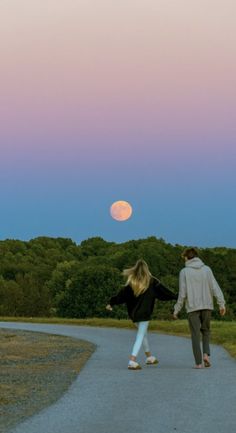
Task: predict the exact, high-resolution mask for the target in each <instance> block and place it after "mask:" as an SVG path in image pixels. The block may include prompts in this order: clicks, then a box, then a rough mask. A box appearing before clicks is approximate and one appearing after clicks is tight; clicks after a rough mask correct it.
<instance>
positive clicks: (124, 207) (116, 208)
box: [110, 200, 132, 221]
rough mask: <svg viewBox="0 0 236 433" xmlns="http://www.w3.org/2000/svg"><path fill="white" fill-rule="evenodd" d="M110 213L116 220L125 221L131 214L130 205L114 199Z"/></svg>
mask: <svg viewBox="0 0 236 433" xmlns="http://www.w3.org/2000/svg"><path fill="white" fill-rule="evenodd" d="M110 214H111V216H112V218H114V220H116V221H126V220H128V219H129V218H130V217H131V215H132V206H131V205H130V204H129V203H128V202H127V201H124V200H119V201H115V202H114V203H113V204H112V205H111V207H110Z"/></svg>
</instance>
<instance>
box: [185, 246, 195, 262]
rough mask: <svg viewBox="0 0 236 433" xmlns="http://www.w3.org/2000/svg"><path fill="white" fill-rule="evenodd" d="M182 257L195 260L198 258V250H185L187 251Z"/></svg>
mask: <svg viewBox="0 0 236 433" xmlns="http://www.w3.org/2000/svg"><path fill="white" fill-rule="evenodd" d="M182 257H184V258H186V259H188V260H191V259H194V257H198V252H197V249H196V248H185V250H184V251H183V253H182Z"/></svg>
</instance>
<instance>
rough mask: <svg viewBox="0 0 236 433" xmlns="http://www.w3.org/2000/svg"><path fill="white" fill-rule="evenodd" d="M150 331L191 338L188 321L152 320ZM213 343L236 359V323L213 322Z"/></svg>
mask: <svg viewBox="0 0 236 433" xmlns="http://www.w3.org/2000/svg"><path fill="white" fill-rule="evenodd" d="M0 321H18V322H23V321H24V322H30V323H51V324H59V325H77V326H81V325H83V326H105V327H116V328H133V325H132V323H131V321H129V320H117V319H98V318H92V319H62V318H23V317H21V318H15V317H11V318H10V317H7V318H6V317H2V318H1V317H0ZM149 329H150V330H152V331H158V332H161V333H163V334H169V335H177V336H184V337H189V329H188V323H187V321H186V320H177V321H173V320H172V321H168V320H166V321H165V320H160V321H159V320H152V321H151V322H150V327H149ZM211 342H212V343H215V344H220V345H222V346H223V347H224V348H225V349H226V350H227V351H228V352H229V353H230V354H231V355H232V356H233V357H234V358H236V321H234V322H227V321H224V320H220V321H212V322H211Z"/></svg>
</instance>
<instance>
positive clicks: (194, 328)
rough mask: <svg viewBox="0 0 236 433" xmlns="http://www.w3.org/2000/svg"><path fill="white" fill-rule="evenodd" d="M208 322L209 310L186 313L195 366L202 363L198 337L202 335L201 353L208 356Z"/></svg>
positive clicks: (209, 317)
mask: <svg viewBox="0 0 236 433" xmlns="http://www.w3.org/2000/svg"><path fill="white" fill-rule="evenodd" d="M210 320H211V310H198V311H193V312H191V313H188V323H189V328H190V332H191V338H192V348H193V355H194V358H195V362H196V364H198V365H199V364H201V363H202V351H201V342H200V337H201V334H202V348H203V353H206V354H207V355H209V356H210Z"/></svg>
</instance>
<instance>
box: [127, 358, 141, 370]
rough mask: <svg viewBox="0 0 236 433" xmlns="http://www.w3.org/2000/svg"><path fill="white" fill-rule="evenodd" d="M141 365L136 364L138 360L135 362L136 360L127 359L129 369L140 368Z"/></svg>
mask: <svg viewBox="0 0 236 433" xmlns="http://www.w3.org/2000/svg"><path fill="white" fill-rule="evenodd" d="M141 368H142V367H141V365H139V364H138V362H136V361H131V360H130V361H129V364H128V369H129V370H141Z"/></svg>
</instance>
